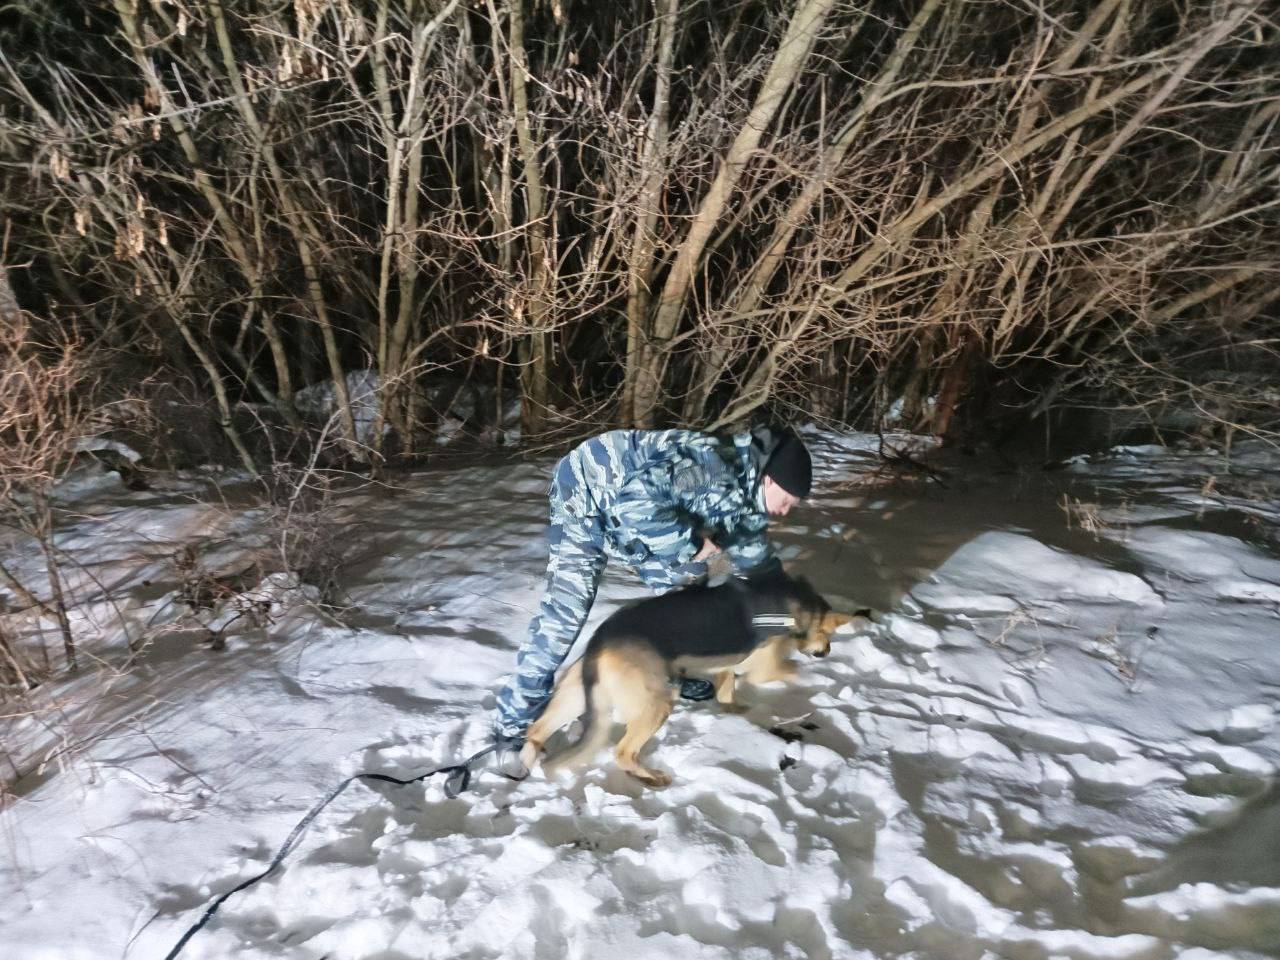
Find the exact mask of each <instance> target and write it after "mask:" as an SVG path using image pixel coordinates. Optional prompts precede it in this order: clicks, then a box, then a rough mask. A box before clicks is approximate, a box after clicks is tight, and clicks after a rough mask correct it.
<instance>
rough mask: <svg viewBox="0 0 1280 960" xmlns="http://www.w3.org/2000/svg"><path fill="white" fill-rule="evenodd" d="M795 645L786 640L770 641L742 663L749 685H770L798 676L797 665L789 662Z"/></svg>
mask: <svg viewBox="0 0 1280 960" xmlns="http://www.w3.org/2000/svg"><path fill="white" fill-rule="evenodd" d="M794 646H795V645H794V643H792V642H790V641H789V640H787V639H784V638H776V639H773V640H770V641H769V642H768V643H766V644H765V645H764V646H762V647H758V648H756V651H755V652H754V653H752V654H751V656H749V657H747V659H746V660H744V661H742V668H743V672H744V673H745V674H746V677H747V682H748V683H769V682H771V681H773V680H790V679H791V678H792V677H794V676H795V675H796V665H795V664H794V663H791V662H790V661H789V660H787V657H788V656H789V655H790V653H791V650H792V648H793V647H794Z"/></svg>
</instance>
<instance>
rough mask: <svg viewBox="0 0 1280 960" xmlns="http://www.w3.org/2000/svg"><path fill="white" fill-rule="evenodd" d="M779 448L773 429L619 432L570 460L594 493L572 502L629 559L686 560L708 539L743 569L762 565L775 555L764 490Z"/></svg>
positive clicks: (579, 479)
mask: <svg viewBox="0 0 1280 960" xmlns="http://www.w3.org/2000/svg"><path fill="white" fill-rule="evenodd" d="M773 442H774V441H773V438H772V437H771V436H770V435H769V434H768V432H767V431H756V432H755V433H742V434H737V435H734V436H732V437H719V436H714V435H711V434H704V433H696V432H694V431H691V430H613V431H610V432H609V433H604V434H601V435H599V436H597V437H593V438H591V439H590V440H588V441H586V442H585V443H583V444H582V445H580V446H579V447H578V448H577V449H576V450H574V452H573V453H572V454H570V456H569V457H566V458H565V459H566V461H575V462H573V463H572V470H573V475H574V476H573V482H574V485H575V486H578V487H579V488H580V489H581V488H585V489H582V490H581V492H582V493H585V494H586V496H585V497H578V496H570V497H568V498H567V500H566V506H567V508H568V509H569V511H570V512H571V513H576V512H579V511H590V512H592V513H596V515H597V516H600V517H601V518H602V520H603V523H604V535H605V538H606V539H607V541H608V542H609V545H610V546H611V547H612V549H613V550H614V551H616V552H617V553H618V554H619V555H621V556H622V557H623V558H624V559H626V560H627V561H628V562H630V563H633V564H637V565H638V564H642V563H646V562H652V561H654V560H656V561H659V562H661V563H664V564H669V565H671V566H676V565H681V564H685V563H688V562H689V561H691V560H692V559H693V557H694V555H695V554H696V553H697V552H698V550H699V549H700V548H701V546H702V543H703V539H704V537H709V538H710V539H711V540H712V541H713V542H714V543H715V544H716V545H717V546H719V547H720V548H721V549H722V550H724V551H725V552H726V553H727V554H728V557H729V559H730V561H731V562H732V563H733V566H734V567H735V568H736V569H737V570H740V571H741V570H751V569H755V568H758V567H760V566H761V565H762V564H764V563H767V562H769V561H772V560H773V559H774V555H773V548H772V546H771V545H770V543H769V541H768V540H767V539H766V538H765V530H766V528H767V527H768V523H769V520H768V515H767V514H766V512H765V505H764V491H763V490H762V489H761V484H760V481H761V477H762V468H763V466H764V463H765V461H766V460H767V459H768V455H769V453H770V452H772V443H773ZM575 501H576V502H575ZM575 507H576V508H577V509H575ZM593 508H594V509H593ZM597 511H598V513H597Z"/></svg>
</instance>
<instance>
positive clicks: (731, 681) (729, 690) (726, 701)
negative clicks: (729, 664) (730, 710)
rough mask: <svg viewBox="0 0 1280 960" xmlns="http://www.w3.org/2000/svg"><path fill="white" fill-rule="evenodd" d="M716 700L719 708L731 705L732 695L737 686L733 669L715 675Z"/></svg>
mask: <svg viewBox="0 0 1280 960" xmlns="http://www.w3.org/2000/svg"><path fill="white" fill-rule="evenodd" d="M715 684H716V700H717V701H718V702H719V703H720V705H721V706H725V707H728V706H732V705H733V693H734V689H735V687H736V686H737V680H736V677H735V676H734V673H733V668H730V669H728V670H721V671H720V672H719V673H717V674H716V677H715Z"/></svg>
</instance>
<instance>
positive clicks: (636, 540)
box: [494, 428, 811, 776]
mask: <svg viewBox="0 0 1280 960" xmlns="http://www.w3.org/2000/svg"><path fill="white" fill-rule="evenodd" d="M810 472H811V466H810V461H809V454H808V451H807V450H805V447H804V444H803V443H802V442H801V441H800V439H799V437H797V436H796V435H795V434H794V433H792V432H790V431H780V432H775V431H771V430H768V429H765V428H758V429H756V430H755V431H752V432H751V433H742V434H737V435H735V436H732V437H719V436H713V435H710V434H704V433H696V432H693V431H690V430H613V431H610V432H609V433H603V434H600V435H599V436H597V437H592V438H591V439H590V440H587V441H585V442H584V443H582V444H580V445H579V446H578V447H576V448H575V449H574V450H572V451H571V452H570V453H569V454H568V455H567V456H566V457H564V458H563V459H562V460H561V461H560V462H559V463H558V464H557V465H556V469H555V473H554V475H553V478H552V481H551V489H550V492H549V496H550V500H551V527H550V530H549V531H548V540H549V541H550V545H551V557H550V562H549V564H548V566H547V586H546V593H545V594H544V596H543V598H542V605H541V607H540V609H539V612H538V614H537V616H535V617H534V618H533V621H532V623H530V624H529V634H528V637H527V639H526V640H525V642H524V644H523V646H521V648H520V651H519V653H518V654H517V655H516V669H515V672H514V673H513V674H512V675H511V677H510V678H509V679H508V681H507V683H506V685H505V686H504V687H503V688H502V690H501V691H500V692H499V694H498V701H497V715H496V719H495V724H494V729H495V734H496V737H497V739H498V744H499V766H500V767H502V766H504V760H503V759H502V755H503V754H504V753H505V754H507V756H508V758H509V757H510V754H511V751H512V750H518V749H519V745H520V743H521V742H522V741H523V739H524V734H525V730H526V729H527V728H528V726H529V724H531V723H532V722H533V721H534V720H535V719H536V718H537V716H538V714H540V713H541V712H542V709H543V708H544V707H545V706H546V703H547V701H548V700H549V699H550V697H551V691H552V687H553V685H554V682H555V674H556V670H557V669H558V668H559V666H560V664H561V663H562V662H563V661H564V658H565V656H566V655H567V654H568V653H569V649H570V648H571V647H572V646H573V643H574V641H575V640H577V638H578V634H579V633H580V632H581V631H582V626H583V624H584V623H585V622H586V619H587V613H588V612H589V611H590V609H591V604H592V601H594V599H595V595H596V588H597V586H598V585H599V583H600V577H601V575H602V574H603V572H604V568H605V563H606V560H607V558H608V557H609V556H614V557H617V558H619V559H621V560H622V561H623V562H624V563H626V564H627V565H628V566H630V567H631V568H632V570H634V571H635V572H636V573H637V574H638V575H639V576H640V578H641V579H642V580H643V581H644V583H645V584H646V585H647V586H648V587H650V588H651V589H653V590H654V591H656V592H658V593H664V592H666V591H667V590H671V589H674V588H676V587H681V586H685V585H687V584H690V583H693V582H696V581H698V580H700V579H703V578H705V576H706V573H707V564H706V560H707V558H708V557H710V556H711V555H712V554H714V553H719V552H720V551H722V550H723V551H724V553H725V554H726V556H727V557H728V559H729V560H730V562H731V563H732V565H733V567H734V568H735V570H736V571H737V572H740V573H745V572H751V571H759V570H761V569H763V568H764V566H765V565H767V564H771V563H777V560H776V558H775V557H774V553H773V548H772V546H771V545H770V543H769V541H768V540H767V539H766V538H765V530H766V528H767V527H768V523H769V516H770V515H773V516H784V515H785V514H786V513H787V512H788V511H789V510H790V509H791V508H792V507H793V506H795V504H796V503H797V502H799V500H801V499H802V498H804V497H806V496H808V494H809V485H810V478H811V477H810ZM692 684H703V682H702V681H692ZM705 685H706V686H709V684H705ZM504 772H506V773H507V774H508V775H509V776H510V775H519V774H520V773H522V772H523V771H522V770H504Z"/></svg>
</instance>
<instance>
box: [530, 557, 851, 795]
mask: <svg viewBox="0 0 1280 960" xmlns="http://www.w3.org/2000/svg"><path fill="white" fill-rule="evenodd" d="M869 613H870V611H859V612H858V613H857V614H853V615H849V614H842V613H835V612H833V611H832V609H831V607H830V605H829V604H828V603H827V602H826V601H825V600H824V599H823V598H822V597H821V596H819V595H818V593H817V592H816V591H815V590H814V589H813V587H811V586H810V585H809V583H808V582H807V581H805V580H803V579H792V578H791V577H789V576H787V575H786V574H785V573H781V572H778V573H771V574H769V575H766V576H762V577H755V578H751V579H747V580H739V579H734V580H730V581H729V582H727V583H724V584H721V585H719V586H715V587H708V586H705V585H698V586H693V587H688V588H686V589H684V590H677V591H674V592H672V593H667V594H663V595H662V596H658V597H652V598H650V599H648V600H642V601H640V602H639V603H637V604H634V605H633V606H629V607H624V608H623V609H621V610H619V611H618V612H617V613H615V614H613V615H612V616H610V617H609V618H608V619H607V620H605V622H604V623H602V624H601V625H600V627H599V628H598V629H597V630H596V632H595V633H594V634H593V635H592V637H591V640H590V641H589V642H588V644H587V649H586V652H585V653H584V654H583V655H582V658H581V659H580V660H578V661H577V662H576V663H574V664H573V665H572V666H571V667H570V668H569V669H568V670H567V671H566V672H565V674H564V676H563V677H561V679H560V682H559V683H558V684H557V685H556V689H555V693H554V694H553V695H552V697H551V702H550V703H548V704H547V708H546V710H544V711H543V713H542V715H541V716H540V717H539V718H538V719H537V720H536V721H534V723H533V725H532V726H531V727H530V728H529V732H528V734H527V736H526V740H525V745H524V749H523V750H522V751H521V753H520V759H521V761H523V763H524V766H525V769H526V770H531V769H533V764H534V761H535V760H537V758H538V755H539V754H540V753H541V752H542V748H543V745H544V744H545V743H546V742H547V738H549V737H550V736H551V735H552V734H553V733H555V732H556V731H557V730H559V729H560V728H561V727H565V726H568V725H569V724H570V723H571V722H573V721H574V720H575V719H577V718H578V717H581V716H584V715H585V720H584V727H583V730H582V735H581V737H580V738H579V739H578V741H577V743H575V744H573V745H572V746H571V747H569V748H568V749H567V750H566V751H565V752H563V753H561V754H559V755H557V756H555V757H551V758H549V759H548V760H547V762H546V763H545V764H544V765H543V766H544V769H545V770H546V771H547V773H548V774H551V773H552V772H553V771H554V770H556V769H560V768H567V767H575V766H579V765H581V764H582V763H585V762H586V761H588V760H590V759H591V758H592V757H594V756H595V754H596V753H598V752H599V751H600V749H601V748H602V747H603V746H604V745H605V743H606V742H607V741H608V739H609V735H610V732H611V727H612V720H613V718H614V716H615V715H616V716H617V717H618V718H619V719H620V720H622V722H623V723H625V724H626V726H627V729H626V733H625V734H624V735H623V737H622V740H621V741H620V742H619V743H618V747H617V751H616V754H615V755H616V757H617V760H618V765H619V766H620V767H622V769H623V770H625V771H627V772H628V773H630V774H631V775H632V776H634V777H636V778H637V779H638V780H641V781H642V782H644V783H646V784H648V785H649V786H652V787H665V786H667V785H668V784H669V783H670V782H671V776H670V775H669V774H666V773H663V772H661V771H659V770H654V769H652V768H650V767H646V766H645V765H644V764H642V763H641V762H640V760H639V754H640V751H641V750H642V749H643V748H644V745H645V744H646V743H648V742H649V740H650V738H651V737H653V735H654V734H655V733H657V732H658V729H659V728H660V727H661V726H662V724H663V723H665V722H666V719H667V716H668V715H669V714H670V713H671V705H672V699H673V697H672V693H673V691H672V687H671V681H672V680H673V679H678V678H680V677H683V676H684V675H685V674H686V673H688V672H693V673H712V674H714V682H715V691H716V699H717V700H718V701H719V702H720V703H721V704H722V705H724V706H725V707H728V708H730V709H735V704H734V684H735V677H736V675H737V674H738V673H742V674H744V675H745V677H746V679H747V681H748V682H750V683H768V682H769V681H770V680H789V679H790V678H791V677H793V676H794V675H795V672H796V668H795V665H794V664H792V663H790V662H788V659H787V658H788V657H789V656H790V654H791V652H792V651H793V650H800V651H802V652H804V653H808V654H812V655H813V656H815V657H825V656H826V655H827V654H828V653H829V652H830V650H831V634H832V633H833V632H834V631H835V630H836V628H838V627H840V626H843V625H844V624H846V623H851V622H855V621H862V622H863V623H865V622H867V616H868V614H869ZM737 709H741V708H737Z"/></svg>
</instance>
